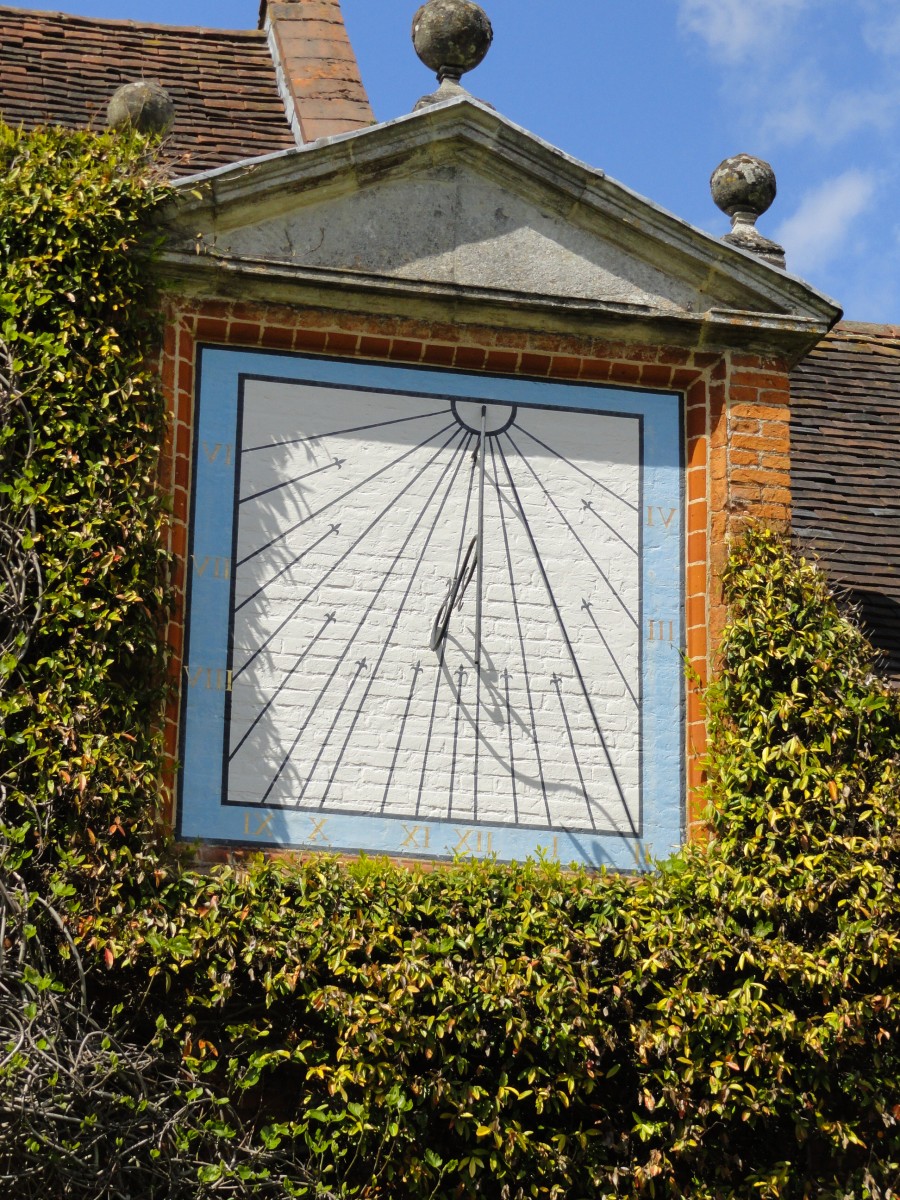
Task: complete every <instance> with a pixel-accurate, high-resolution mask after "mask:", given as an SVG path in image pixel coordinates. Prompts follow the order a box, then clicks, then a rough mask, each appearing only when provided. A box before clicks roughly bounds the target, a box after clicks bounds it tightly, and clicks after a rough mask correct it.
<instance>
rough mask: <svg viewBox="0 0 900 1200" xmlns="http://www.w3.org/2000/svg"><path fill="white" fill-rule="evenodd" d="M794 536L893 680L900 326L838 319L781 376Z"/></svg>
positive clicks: (897, 621) (898, 656) (897, 675)
mask: <svg viewBox="0 0 900 1200" xmlns="http://www.w3.org/2000/svg"><path fill="white" fill-rule="evenodd" d="M791 397H792V400H791V408H792V416H791V422H792V423H791V443H792V445H791V460H792V474H793V480H792V486H793V496H794V515H793V527H794V534H795V536H796V537H797V538H798V539H799V541H800V543H801V545H802V546H806V547H808V548H810V549H812V550H814V551H815V552H816V553H817V554H818V555H819V558H820V559H821V562H822V564H823V566H824V567H825V568H826V570H827V571H828V573H829V575H830V576H831V578H832V579H833V580H834V581H835V582H836V583H839V584H843V585H844V586H846V588H847V589H848V591H849V593H850V597H851V599H852V600H853V601H854V602H855V603H856V604H858V605H859V608H860V614H861V617H862V620H863V624H864V625H865V627H866V629H867V631H868V633H869V635H870V637H871V638H872V641H873V642H874V643H875V645H876V646H877V647H878V648H879V649H880V650H882V651H883V652H884V654H885V665H886V667H887V669H888V671H889V673H890V674H891V675H892V676H893V677H894V679H895V680H898V681H900V326H896V325H859V324H853V323H851V322H844V323H843V324H840V325H838V326H837V327H836V328H835V329H834V330H833V331H832V332H831V333H830V334H829V335H828V337H826V338H825V339H824V340H823V341H822V342H820V344H819V345H818V346H817V347H816V349H815V350H814V351H813V352H812V354H810V355H809V357H808V358H807V359H806V360H805V361H804V362H803V363H801V365H800V366H799V367H797V368H796V370H795V371H794V373H793V375H792V376H791Z"/></svg>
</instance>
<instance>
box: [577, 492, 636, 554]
mask: <svg viewBox="0 0 900 1200" xmlns="http://www.w3.org/2000/svg"><path fill="white" fill-rule="evenodd" d="M581 503H582V504H583V505H584V507H585V508H586V509H587V511H588V512H589V513H590V514H591V516H592V517H594V518H596V520H598V521H599V522H600V524H601V525H605V526H606V528H607V529H608V530H609V531H610V533H614V534H615V535H616V537H617V538H618V539H619V541H620V542H621V543H622V545H623V546H625V548H626V549H628V550H630V551H631V553H632V554H637V547H636V546H632V544H631V542H629V541H628V539H627V538H625V537H623V535H622V534H621V533H619V531H618V529H616V528H615V526H614V525H610V523H609V521H607V519H606V517H602V516H601V515H600V513H598V512H597V510H596V509H595V508H594V505H593V502H592V501H591V500H582V502H581Z"/></svg>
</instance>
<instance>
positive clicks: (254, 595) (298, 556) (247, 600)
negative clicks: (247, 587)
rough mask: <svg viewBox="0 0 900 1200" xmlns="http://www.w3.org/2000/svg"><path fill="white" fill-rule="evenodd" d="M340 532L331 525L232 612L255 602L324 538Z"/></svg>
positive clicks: (338, 528)
mask: <svg viewBox="0 0 900 1200" xmlns="http://www.w3.org/2000/svg"><path fill="white" fill-rule="evenodd" d="M340 531H341V527H340V525H332V526H331V528H330V529H329V530H328V532H327V533H323V534H322V536H321V537H319V538H316V540H315V541H314V542H313V543H312V545H311V546H307V547H306V549H305V550H301V551H300V553H299V554H298V555H296V556H295V557H294V558H292V559H291V561H290V562H289V563H286V564H285V566H283V567H282V568H281V570H280V571H276V572H275V574H274V575H272V576H271V577H270V578H269V579H267V580H266V582H265V583H261V584H260V585H259V587H258V588H257V589H256V591H255V592H251V594H250V595H249V596H247V597H246V599H244V600H242V601H241V602H240V604H236V605H235V606H234V611H235V612H240V611H241V609H242V608H243V607H244V605H246V604H249V603H250V602H251V600H255V599H256V597H257V596H259V595H260V594H261V593H262V592H264V591H265V590H266V588H267V587H269V586H270V585H271V584H273V583H274V582H275V580H276V579H280V578H281V576H282V575H284V573H285V572H286V571H290V569H291V567H296V565H297V563H298V562H301V561H302V560H303V559H304V558H306V556H307V554H311V553H312V552H313V550H315V548H316V547H317V546H320V545H321V544H322V542H324V541H325V539H326V538H329V537H331V535H332V534H334V533H340Z"/></svg>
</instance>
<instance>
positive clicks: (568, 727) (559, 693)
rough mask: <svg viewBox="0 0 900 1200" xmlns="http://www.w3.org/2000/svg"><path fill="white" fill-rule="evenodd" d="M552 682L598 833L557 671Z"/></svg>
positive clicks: (579, 780)
mask: <svg viewBox="0 0 900 1200" xmlns="http://www.w3.org/2000/svg"><path fill="white" fill-rule="evenodd" d="M550 682H551V683H552V684H553V686H554V688H556V698H557V700H559V707H560V711H561V712H562V719H563V723H564V724H565V727H566V735H567V737H568V739H569V748H570V749H571V751H572V761H573V762H574V763H575V770H576V771H577V772H578V782H579V784H580V785H581V794H582V795H583V796H584V804H585V807H586V808H587V815H588V819H589V820H590V822H591V829H593V830H594V832H595V833H596V832H597V822H596V821H595V820H594V814H593V812H592V811H591V801H590V797H589V796H588V793H587V788H586V787H585V784H584V776H583V775H582V773H581V763H580V762H579V761H578V752H577V751H576V749H575V739H574V738H573V737H572V726H571V725H570V724H569V714H568V713H567V712H566V706H565V703H564V701H563V697H562V688H561V686H560V684H561V682H562V680H561V679H560V676H559V675H557V673H556V672H555V671H554V672H553V675H552V677H551V679H550ZM612 824H613V826H615V821H613V822H612Z"/></svg>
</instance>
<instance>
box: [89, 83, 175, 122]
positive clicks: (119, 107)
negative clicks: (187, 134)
mask: <svg viewBox="0 0 900 1200" xmlns="http://www.w3.org/2000/svg"><path fill="white" fill-rule="evenodd" d="M174 117H175V105H174V104H173V103H172V99H171V97H170V96H169V93H168V92H167V91H166V90H165V88H163V87H161V86H160V84H158V83H156V82H154V81H153V80H152V79H141V80H138V81H137V82H135V83H123V84H122V86H121V87H120V88H117V89H116V91H115V92H113V95H112V99H111V100H110V102H109V104H108V106H107V109H106V124H107V126H108V127H109V128H110V129H126V128H129V127H130V128H132V129H137V130H138V132H139V133H158V134H163V133H165V132H166V130H167V129H168V128H169V126H170V125H171V124H172V121H173V119H174Z"/></svg>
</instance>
